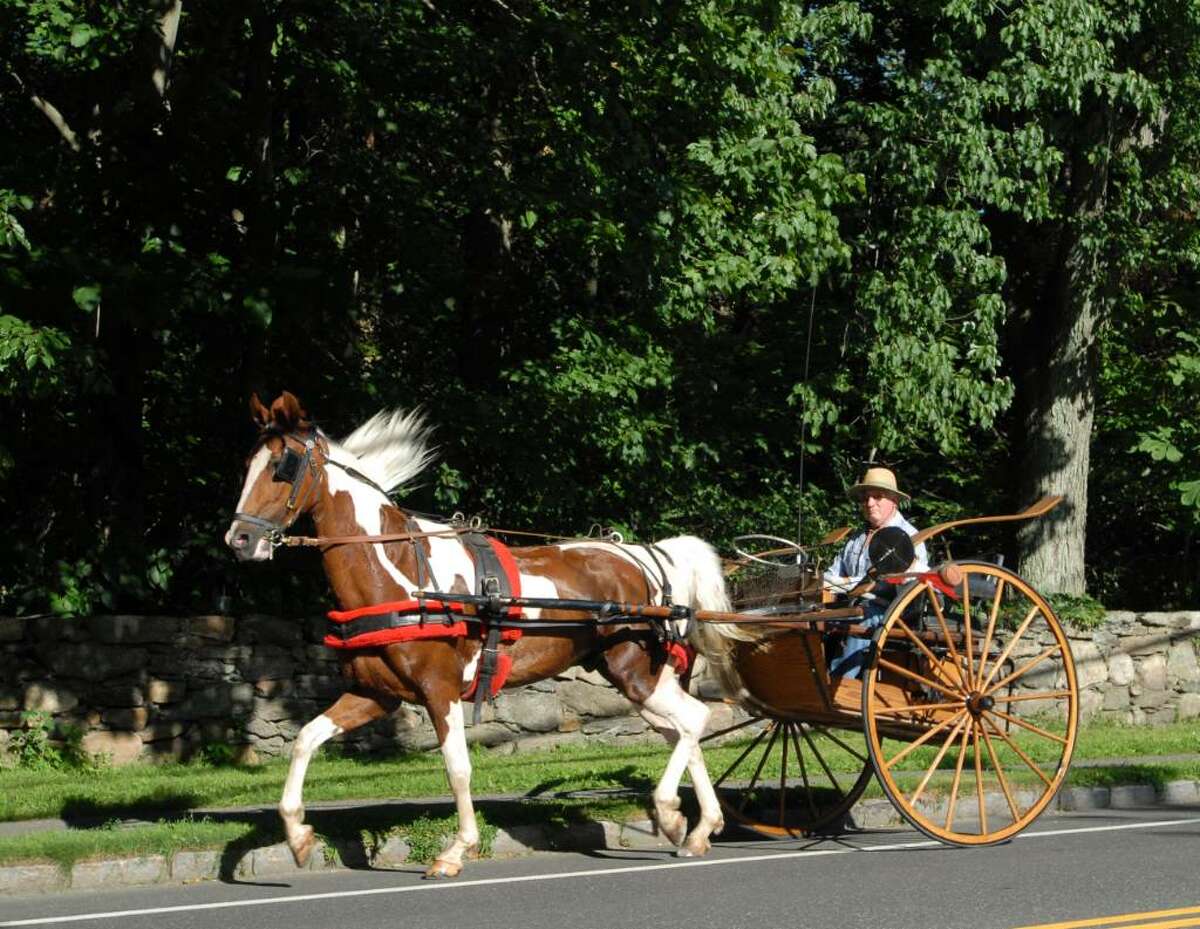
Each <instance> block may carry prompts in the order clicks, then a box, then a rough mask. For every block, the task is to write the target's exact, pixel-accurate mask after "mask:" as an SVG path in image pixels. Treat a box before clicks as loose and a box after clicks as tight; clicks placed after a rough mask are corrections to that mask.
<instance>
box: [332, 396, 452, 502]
mask: <svg viewBox="0 0 1200 929" xmlns="http://www.w3.org/2000/svg"><path fill="white" fill-rule="evenodd" d="M432 433H433V427H431V426H430V425H429V424H428V423H426V421H425V415H424V414H423V413H422V412H421V411H420V410H413V411H412V412H409V413H405V412H404V411H403V410H400V409H396V410H380V411H379V412H378V413H376V414H375V415H374V416H372V417H371V418H370V419H368V420H367V421H366V422H365V423H363V424H362V425H361V426H359V427H358V428H357V429H355V430H354V431H353V432H352V433H350V434H349V435H348V436H346V438H344V439H342V440H341V441H340V442H334V443H331V444H332V445H333V446H334V448H335V449H338V450H340V451H342V452H343V454H342V455H337V454H335V455H334V457H335V458H338V459H339V460H340V459H342V458H345V457H347V454H348V456H349V457H352V458H353V459H354V462H353V464H354V467H355V468H356V469H357V470H359V471H361V472H362V473H363V474H364V475H366V476H367V477H369V478H370V479H371V480H372V481H374V482H375V483H376V484H378V485H379V486H380V487H382V488H383V489H384V490H386V491H388V492H389V493H391V492H392V491H394V490H397V489H398V488H400V487H402V486H403V485H404V484H405V483H406V482H408V481H410V480H412V479H413V478H414V477H416V476H417V475H418V474H420V473H421V471H423V470H424V469H425V466H426V465H428V464H429V462H431V461H432V460H433V459H434V457H435V456H434V449H433V448H431V447H430V445H429V439H430V436H431V435H432ZM331 451H333V449H331ZM347 463H349V462H347Z"/></svg>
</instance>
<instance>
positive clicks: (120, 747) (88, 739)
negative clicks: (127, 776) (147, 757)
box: [82, 731, 142, 766]
mask: <svg viewBox="0 0 1200 929" xmlns="http://www.w3.org/2000/svg"><path fill="white" fill-rule="evenodd" d="M82 744H83V750H84V751H85V752H87V753H88V754H89V755H100V756H106V757H108V759H109V760H110V762H111V763H112V764H114V765H118V766H119V765H125V764H132V763H133V762H135V761H137V759H138V756H140V755H141V753H142V740H141V739H140V738H139V737H138V736H137V734H136V733H133V732H103V731H101V732H89V733H87V734H86V735H85V736H84V737H83V743H82Z"/></svg>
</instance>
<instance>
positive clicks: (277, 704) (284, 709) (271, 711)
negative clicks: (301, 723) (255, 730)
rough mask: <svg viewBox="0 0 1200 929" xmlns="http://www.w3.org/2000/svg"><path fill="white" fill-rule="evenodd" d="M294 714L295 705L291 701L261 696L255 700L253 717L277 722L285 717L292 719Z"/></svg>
mask: <svg viewBox="0 0 1200 929" xmlns="http://www.w3.org/2000/svg"><path fill="white" fill-rule="evenodd" d="M294 715H295V707H294V706H293V705H292V703H291V702H290V701H287V700H265V699H263V698H261V697H260V698H259V699H257V700H255V701H254V711H253V714H252V717H251V718H253V719H263V720H267V721H268V722H272V723H276V722H279V721H280V720H283V719H291V718H292V717H293V716H294Z"/></svg>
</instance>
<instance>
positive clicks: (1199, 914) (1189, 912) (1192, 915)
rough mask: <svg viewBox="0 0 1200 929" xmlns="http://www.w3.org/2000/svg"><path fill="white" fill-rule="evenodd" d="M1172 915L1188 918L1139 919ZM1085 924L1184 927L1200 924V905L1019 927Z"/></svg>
mask: <svg viewBox="0 0 1200 929" xmlns="http://www.w3.org/2000/svg"><path fill="white" fill-rule="evenodd" d="M1171 916H1188V918H1187V919H1181V920H1173V921H1171V922H1140V923H1139V924H1138V925H1133V926H1131V925H1127V924H1128V923H1138V921H1139V920H1159V919H1167V918H1169V917H1171ZM1084 926H1121V927H1122V929H1183V927H1185V926H1200V906H1188V907H1181V908H1179V909H1175V910H1149V911H1147V912H1145V913H1125V914H1123V915H1119V916H1097V917H1095V918H1094V919H1076V920H1073V921H1071V922H1066V923H1039V924H1038V925H1036V926H1021V927H1019V929H1083V927H1084Z"/></svg>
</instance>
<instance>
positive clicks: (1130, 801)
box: [1111, 784, 1158, 810]
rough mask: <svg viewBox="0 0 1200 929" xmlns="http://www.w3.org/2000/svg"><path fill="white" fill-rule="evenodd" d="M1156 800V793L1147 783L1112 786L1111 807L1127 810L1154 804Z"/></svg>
mask: <svg viewBox="0 0 1200 929" xmlns="http://www.w3.org/2000/svg"><path fill="white" fill-rule="evenodd" d="M1157 801H1158V795H1157V794H1155V792H1154V788H1153V787H1152V786H1151V785H1149V784H1124V785H1122V786H1120V787H1114V788H1112V800H1111V805H1112V807H1113V809H1119V810H1128V809H1135V808H1138V807H1147V806H1154V805H1155V803H1156V802H1157Z"/></svg>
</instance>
